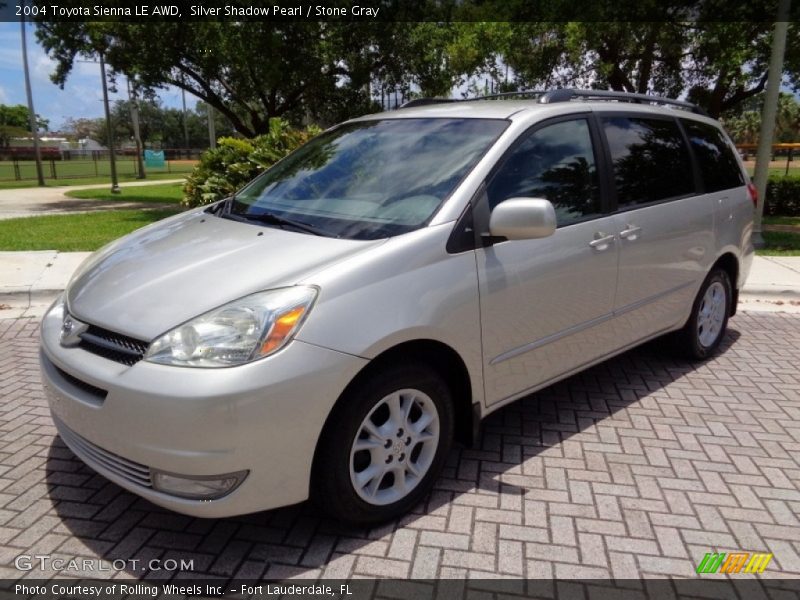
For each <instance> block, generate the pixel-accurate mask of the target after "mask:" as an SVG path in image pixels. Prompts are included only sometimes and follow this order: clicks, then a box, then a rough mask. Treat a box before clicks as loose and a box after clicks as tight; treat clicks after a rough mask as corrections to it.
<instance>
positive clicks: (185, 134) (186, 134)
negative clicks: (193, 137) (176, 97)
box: [181, 88, 189, 158]
mask: <svg viewBox="0 0 800 600" xmlns="http://www.w3.org/2000/svg"><path fill="white" fill-rule="evenodd" d="M181 101H182V102H183V145H184V148H186V158H189V125H188V124H187V123H186V90H184V89H183V88H181Z"/></svg>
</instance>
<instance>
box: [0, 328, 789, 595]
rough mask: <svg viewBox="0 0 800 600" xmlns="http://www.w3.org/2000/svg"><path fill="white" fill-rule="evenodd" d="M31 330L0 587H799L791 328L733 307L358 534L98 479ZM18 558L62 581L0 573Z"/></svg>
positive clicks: (17, 370) (517, 420)
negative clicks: (686, 351)
mask: <svg viewBox="0 0 800 600" xmlns="http://www.w3.org/2000/svg"><path fill="white" fill-rule="evenodd" d="M36 328H37V322H36V321H35V320H32V319H4V320H0V397H1V398H2V402H1V403H0V568H2V577H3V578H6V579H9V578H18V577H20V576H24V577H30V578H51V577H54V576H65V575H66V576H76V577H78V576H92V577H136V578H140V577H145V578H148V579H161V580H163V579H168V578H176V577H186V576H190V575H191V574H192V573H190V572H188V571H186V570H180V569H169V568H160V569H158V565H161V566H162V567H163V566H164V565H166V566H167V567H169V566H171V565H172V563H171V562H169V561H175V562H176V563H177V564H178V565H180V561H182V560H184V561H193V562H192V565H193V571H194V572H195V573H202V574H204V575H209V576H214V577H225V578H230V577H236V578H246V579H255V578H262V577H264V578H286V577H292V576H300V577H311V578H320V577H324V578H347V577H353V576H366V577H398V578H405V577H413V578H434V577H441V578H461V577H478V578H480V577H496V576H501V577H509V578H520V577H527V578H551V577H559V578H587V579H595V578H609V577H613V578H616V579H630V578H638V577H663V576H678V577H696V576H697V575H696V574H695V569H696V567H697V565H698V563H699V562H700V561H701V559H702V558H703V556H704V555H705V554H706V553H708V552H714V551H719V552H756V553H760V552H764V553H772V554H773V558H772V561H771V562H770V563H769V565H768V567H767V569H766V571H765V572H764V574H763V575H762V577H792V578H797V577H799V576H800V522H798V515H800V316H798V315H786V314H767V313H740V314H739V315H737V316H736V317H735V318H734V319H732V321H731V323H730V326H729V333H728V336H727V338H726V339H725V341H724V342H723V347H722V351H721V353H720V354H719V355H718V356H717V357H715V358H714V359H713V360H711V361H709V362H707V363H703V364H689V363H686V362H682V361H680V360H677V359H675V358H673V357H671V356H670V355H669V354H668V353H666V352H665V351H664V350H663V348H662V347H661V344H659V342H658V341H657V342H654V343H651V344H649V345H647V346H645V347H643V348H640V349H637V350H634V351H632V352H628V353H626V354H624V355H622V356H620V357H618V358H615V359H612V360H610V361H608V362H606V363H603V364H601V365H599V366H597V367H594V368H592V369H590V370H589V371H586V372H585V373H583V374H580V375H578V376H575V377H572V378H570V379H568V380H566V381H564V382H562V383H560V384H557V385H555V386H553V387H550V388H548V389H546V390H543V391H542V392H540V393H537V394H535V395H532V396H530V397H528V398H526V399H524V400H523V401H521V402H518V403H516V404H514V405H512V406H509V407H507V408H505V409H503V410H501V411H499V413H496V414H495V415H493V416H492V417H490V418H489V420H488V421H486V422H485V423H484V427H483V434H482V438H481V442H480V446H479V447H476V448H474V449H464V448H459V449H456V450H455V451H454V452H453V453H452V455H451V457H450V460H449V462H448V466H447V467H446V470H445V473H444V476H443V477H442V478H441V479H440V480H439V482H438V484H437V486H436V490H435V491H434V493H433V494H432V495H430V496H429V498H428V499H427V501H426V502H425V504H424V505H420V506H418V507H417V508H416V509H415V511H414V513H413V514H409V515H407V516H406V517H404V518H403V519H402V520H400V521H399V522H395V523H390V524H387V525H385V526H382V527H380V528H376V529H371V530H361V529H353V528H349V527H346V526H342V525H340V524H337V523H335V522H331V521H329V520H327V519H325V518H324V517H323V516H322V515H321V514H320V513H319V512H318V511H317V510H316V509H315V508H314V507H313V506H310V505H308V504H303V505H299V506H294V507H289V508H285V509H280V510H275V511H269V512H264V513H259V514H255V515H250V516H247V517H241V518H233V519H224V520H201V519H193V518H189V517H184V516H180V515H176V514H173V513H169V512H167V511H164V510H162V509H159V508H157V507H155V506H153V505H151V504H150V503H148V502H146V501H144V500H140V499H138V498H137V497H136V496H133V495H132V494H129V493H127V492H125V491H123V490H122V489H120V488H119V487H117V486H116V485H114V484H112V483H109V482H107V481H106V480H104V479H103V478H102V477H100V476H98V475H96V474H94V473H93V472H92V471H91V470H90V469H88V468H87V467H85V466H83V465H82V463H80V462H79V461H78V460H77V459H76V458H74V456H73V455H72V454H71V452H70V451H69V450H68V449H67V448H66V447H65V446H64V445H63V443H61V441H60V440H59V439H58V438H57V437H56V436H55V429H54V427H53V425H52V422H51V420H50V416H49V412H48V409H47V405H46V402H45V400H44V395H43V392H42V389H41V386H40V383H39V375H38V367H37V352H38V350H37V329H36ZM33 555H47V556H49V557H51V558H58V557H60V558H62V559H64V561H66V562H65V563H59V564H65V565H67V567H65V568H66V570H63V569H62V571H61V572H59V571H58V570H57V569H55V568H53V566H52V563H47V564H45V565H43V564H42V563H41V561H39V562H37V561H31V562H32V564H31V565H30V567H31V570H27V571H20V570H18V569H17V567H15V562H16V563H17V565H18V566H19V565H20V562H19V557H20V556H33ZM73 559H74V560H73ZM83 559H103V561H105V563H98V562H97V561H91V562H89V563H84V562H83ZM153 560H156V561H159V562H151V561H153ZM69 561H73V562H69ZM26 564H27V563H25V561H23V563H22V566H23V567H24V568H27V566H26ZM73 564H75V565H78V568H77V569H75V568H72V567H71V566H69V565H73ZM87 564H88V565H95V564H106V565H108V564H112V565H113V568H110V569H107V570H104V571H94V572H87V571H85V570H83V567H84V566H85V565H87ZM42 566H44V567H45V568H44V569H42V568H41V567H42ZM150 566H152V567H153V568H150ZM739 576H741V577H753V576H752V575H743V574H742V575H739ZM704 577H725V576H723V575H705V576H704Z"/></svg>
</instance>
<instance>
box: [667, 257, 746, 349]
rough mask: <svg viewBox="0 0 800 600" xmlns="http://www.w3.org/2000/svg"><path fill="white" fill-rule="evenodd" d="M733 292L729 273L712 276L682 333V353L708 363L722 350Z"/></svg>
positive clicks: (706, 281) (698, 298)
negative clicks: (720, 345) (717, 351)
mask: <svg viewBox="0 0 800 600" xmlns="http://www.w3.org/2000/svg"><path fill="white" fill-rule="evenodd" d="M732 299H733V292H732V286H731V280H730V277H729V276H728V273H727V272H726V271H723V270H722V269H714V270H713V271H711V273H709V274H708V277H706V280H705V281H704V282H703V285H702V286H701V287H700V291H699V292H698V293H697V297H696V298H695V301H694V304H693V306H692V314H691V316H690V317H689V320H688V321H687V323H686V325H685V326H684V328H683V329H682V330H681V331H680V332H678V335H677V343H678V350H679V351H680V352H681V353H682V354H683V355H685V356H686V357H687V358H689V359H692V360H705V359H706V358H708V357H709V356H711V355H712V354H714V352H716V350H717V348H718V347H719V344H720V342H722V338H723V337H725V330H726V328H727V327H728V316H729V315H730V314H731V302H732Z"/></svg>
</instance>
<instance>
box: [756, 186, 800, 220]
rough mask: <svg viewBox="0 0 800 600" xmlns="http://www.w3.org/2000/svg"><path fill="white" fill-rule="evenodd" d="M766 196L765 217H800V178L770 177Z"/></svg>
mask: <svg viewBox="0 0 800 600" xmlns="http://www.w3.org/2000/svg"><path fill="white" fill-rule="evenodd" d="M766 196H767V198H766V204H765V205H764V214H765V215H770V216H774V217H800V177H796V176H788V177H787V176H777V177H775V176H773V177H770V178H769V181H768V182H767V194H766Z"/></svg>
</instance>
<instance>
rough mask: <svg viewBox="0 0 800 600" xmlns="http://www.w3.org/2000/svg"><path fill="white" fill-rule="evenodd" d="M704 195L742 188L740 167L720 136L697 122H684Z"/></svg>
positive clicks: (710, 127) (730, 149) (720, 133)
mask: <svg viewBox="0 0 800 600" xmlns="http://www.w3.org/2000/svg"><path fill="white" fill-rule="evenodd" d="M683 126H684V127H685V128H686V133H687V134H688V136H689V142H690V143H691V144H692V150H693V151H694V155H695V157H696V158H697V164H698V165H699V167H700V172H701V173H702V176H703V185H704V188H705V191H706V192H719V191H720V190H729V189H731V188H735V187H740V186H743V185H744V184H745V180H744V175H742V170H741V169H740V168H739V163H738V161H737V160H736V156H735V155H734V153H733V149H732V148H731V147H730V146H729V145H728V142H727V140H726V139H725V136H724V135H723V134H722V132H721V131H720V130H719V129H717V128H716V127H713V126H711V125H706V124H705V123H698V122H697V121H688V120H684V121H683Z"/></svg>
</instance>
